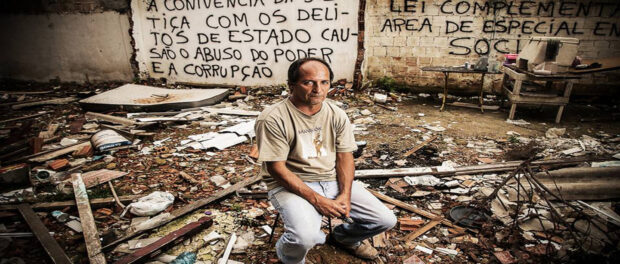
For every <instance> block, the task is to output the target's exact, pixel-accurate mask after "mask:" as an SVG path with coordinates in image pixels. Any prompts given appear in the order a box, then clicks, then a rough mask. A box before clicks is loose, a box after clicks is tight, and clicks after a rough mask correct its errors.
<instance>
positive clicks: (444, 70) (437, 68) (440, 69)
mask: <svg viewBox="0 0 620 264" xmlns="http://www.w3.org/2000/svg"><path fill="white" fill-rule="evenodd" d="M422 70H423V71H429V72H441V73H443V75H444V82H443V100H442V102H441V109H439V111H443V109H444V108H445V106H446V97H448V75H449V74H450V73H473V74H480V75H482V77H481V78H480V97H479V104H478V105H479V106H480V111H481V112H483V113H484V108H483V105H484V101H483V100H482V98H483V97H482V96H483V92H484V90H483V86H484V76H485V75H486V74H500V73H499V72H497V73H495V72H487V71H477V70H472V69H467V68H465V67H464V66H456V67H443V66H433V67H423V68H422Z"/></svg>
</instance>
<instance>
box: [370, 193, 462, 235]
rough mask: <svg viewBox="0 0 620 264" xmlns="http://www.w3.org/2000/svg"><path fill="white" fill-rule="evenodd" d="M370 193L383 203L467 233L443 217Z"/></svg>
mask: <svg viewBox="0 0 620 264" xmlns="http://www.w3.org/2000/svg"><path fill="white" fill-rule="evenodd" d="M368 191H369V192H370V193H372V194H373V195H374V196H376V197H377V198H379V199H380V200H382V201H385V202H388V203H391V204H393V205H396V206H398V207H400V208H403V209H405V210H408V211H411V212H414V213H416V214H419V215H421V216H424V217H426V218H429V219H431V220H439V221H441V224H443V225H446V226H449V227H452V228H454V229H456V230H458V231H459V232H465V229H464V228H462V227H460V226H457V225H455V224H453V223H452V222H450V221H448V220H447V219H445V218H443V217H441V216H438V215H436V214H433V213H430V212H427V211H424V210H422V209H419V208H416V207H413V206H412V205H410V204H407V203H404V202H402V201H399V200H397V199H394V198H392V197H389V196H387V195H385V194H382V193H380V192H377V191H373V190H370V189H368Z"/></svg>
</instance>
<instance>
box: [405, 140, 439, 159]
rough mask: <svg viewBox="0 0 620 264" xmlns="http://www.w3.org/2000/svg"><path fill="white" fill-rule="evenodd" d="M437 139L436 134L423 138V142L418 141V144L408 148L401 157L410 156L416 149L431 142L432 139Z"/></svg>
mask: <svg viewBox="0 0 620 264" xmlns="http://www.w3.org/2000/svg"><path fill="white" fill-rule="evenodd" d="M435 139H437V135H433V136H432V137H430V138H429V139H427V140H424V142H422V143H420V145H417V146H415V147H414V148H412V149H410V150H409V151H407V152H406V153H405V154H404V155H403V158H406V157H409V156H411V154H413V153H415V152H416V151H418V150H420V149H421V148H423V147H424V146H426V145H428V143H431V142H433V140H435Z"/></svg>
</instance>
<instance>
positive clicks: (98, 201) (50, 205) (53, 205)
mask: <svg viewBox="0 0 620 264" xmlns="http://www.w3.org/2000/svg"><path fill="white" fill-rule="evenodd" d="M143 196H144V195H142V194H141V195H126V196H119V197H118V198H119V200H120V201H121V202H131V201H134V200H137V199H138V198H140V197H143ZM89 202H90V205H91V207H94V208H96V207H100V206H104V205H110V204H112V203H114V202H115V199H114V198H113V197H107V198H95V199H90V200H89ZM67 206H75V200H73V201H61V202H44V203H34V204H31V205H30V207H31V208H33V209H44V210H54V209H63V208H65V207H67ZM0 210H17V206H16V205H10V204H9V205H0Z"/></svg>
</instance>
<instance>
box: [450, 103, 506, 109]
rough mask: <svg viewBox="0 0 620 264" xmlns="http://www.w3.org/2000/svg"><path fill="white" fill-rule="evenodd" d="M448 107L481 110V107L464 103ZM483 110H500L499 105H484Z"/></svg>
mask: <svg viewBox="0 0 620 264" xmlns="http://www.w3.org/2000/svg"><path fill="white" fill-rule="evenodd" d="M448 105H451V106H458V107H465V108H474V109H480V105H477V104H470V103H464V102H454V103H449V104H448ZM482 109H484V110H499V105H482Z"/></svg>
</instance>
